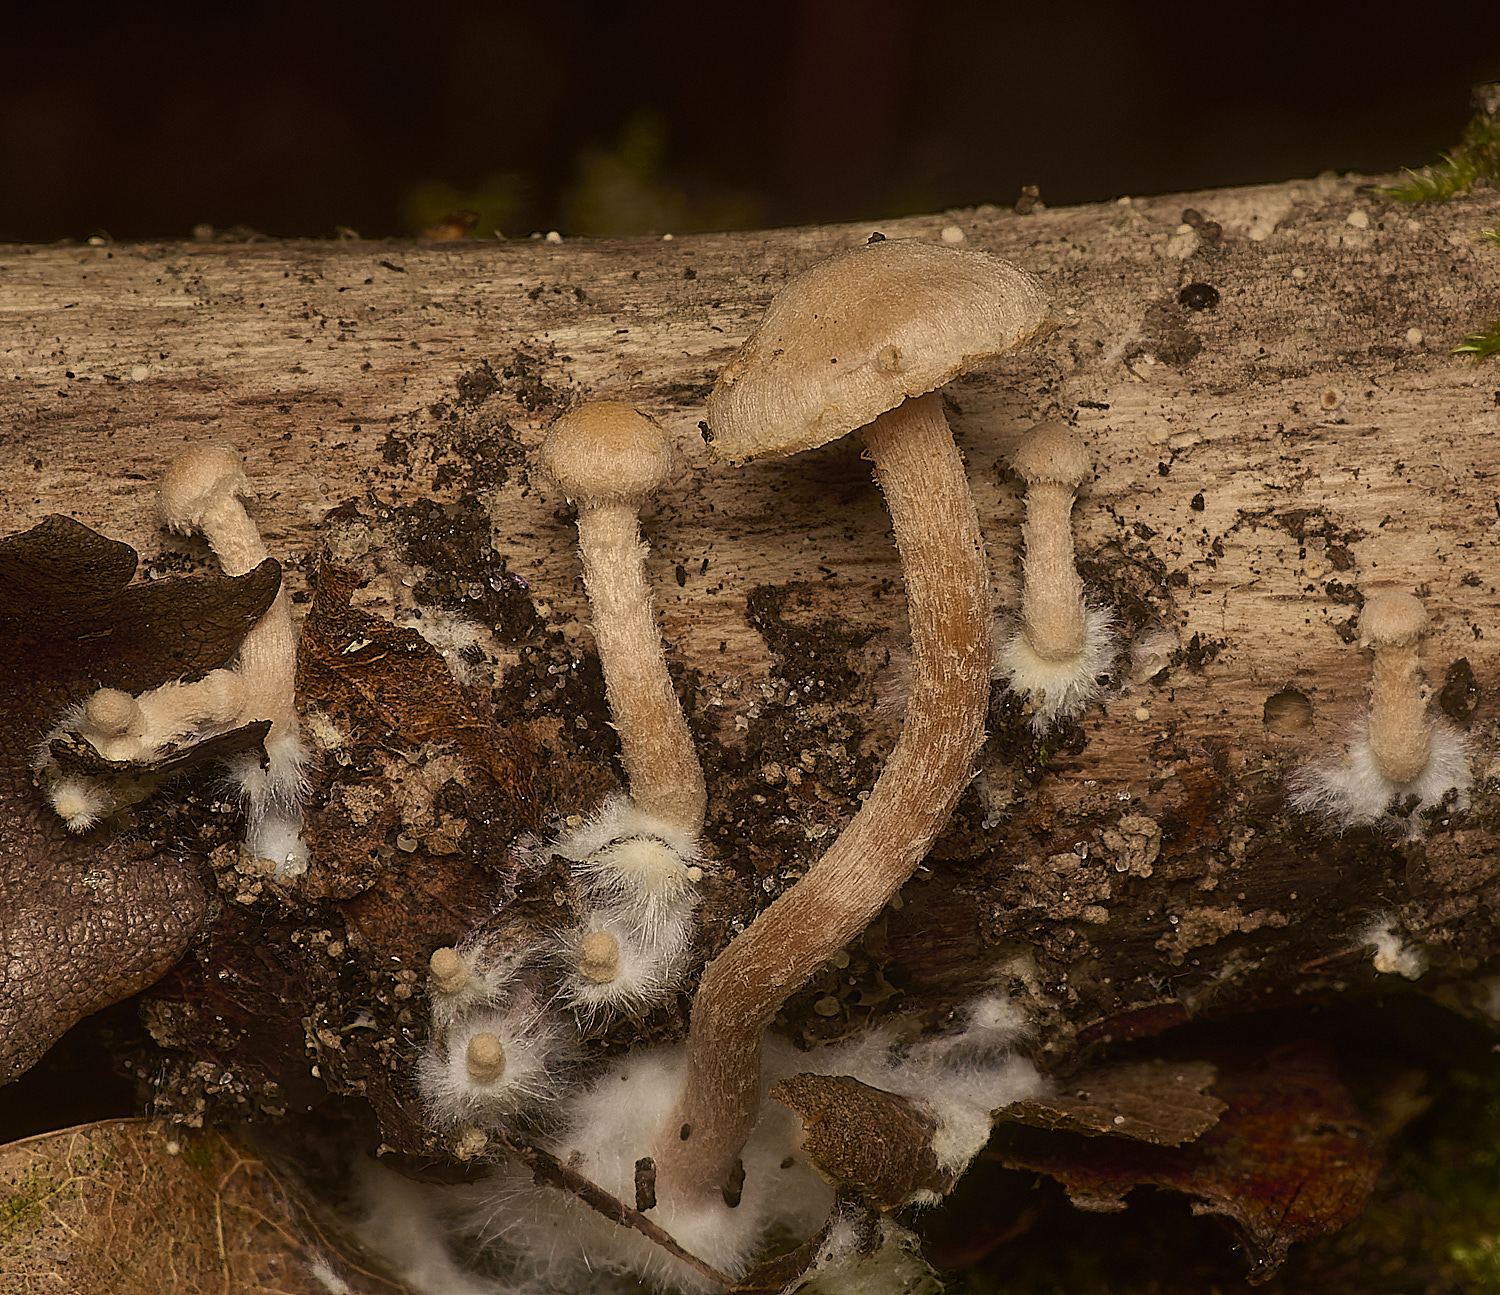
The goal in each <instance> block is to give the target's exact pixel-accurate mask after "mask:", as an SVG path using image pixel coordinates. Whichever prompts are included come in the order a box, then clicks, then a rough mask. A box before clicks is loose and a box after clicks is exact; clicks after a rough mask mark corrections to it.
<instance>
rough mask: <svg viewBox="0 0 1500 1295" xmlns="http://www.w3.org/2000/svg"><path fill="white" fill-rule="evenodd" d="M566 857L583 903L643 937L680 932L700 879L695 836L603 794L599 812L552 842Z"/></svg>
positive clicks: (694, 902)
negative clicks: (628, 924) (626, 924)
mask: <svg viewBox="0 0 1500 1295" xmlns="http://www.w3.org/2000/svg"><path fill="white" fill-rule="evenodd" d="M552 851H553V853H554V854H559V855H561V856H562V857H563V858H564V859H567V860H569V861H570V862H571V863H572V864H573V872H574V874H575V875H576V876H577V877H578V879H579V881H580V882H581V883H582V885H583V887H584V890H585V893H586V894H587V896H588V898H589V900H590V902H591V903H592V904H593V905H594V906H596V907H598V908H601V909H604V910H607V911H608V912H610V913H611V914H613V915H614V916H615V917H616V919H618V920H619V921H622V922H631V923H633V924H634V925H635V926H637V927H638V928H639V929H640V930H641V931H642V933H643V934H644V936H645V937H646V938H647V939H655V938H657V937H660V938H661V939H662V940H664V941H665V942H667V943H669V944H670V943H671V942H673V941H674V940H677V939H685V938H686V935H685V934H684V933H683V930H682V928H684V927H685V926H686V925H688V924H690V923H691V920H692V915H693V909H694V908H696V907H697V904H698V882H699V881H701V880H702V879H703V869H702V867H701V865H700V863H699V858H700V856H699V854H698V845H697V837H696V835H695V834H694V833H690V832H687V831H684V830H683V829H681V828H679V827H677V826H675V825H674V824H673V823H671V822H668V821H666V820H663V819H659V818H657V817H656V816H654V815H652V814H648V813H645V812H644V811H642V810H640V809H638V808H636V806H635V804H634V802H633V801H632V800H631V799H630V798H629V797H627V796H611V797H610V798H609V799H608V800H607V801H605V803H604V805H603V807H602V808H601V809H600V811H599V812H598V813H597V814H595V815H594V816H593V817H591V818H589V819H586V820H585V821H584V822H583V823H582V825H580V826H579V827H577V828H576V829H574V830H572V831H570V832H565V833H563V834H562V835H560V836H559V837H558V838H557V839H556V840H555V841H554V842H553V843H552Z"/></svg>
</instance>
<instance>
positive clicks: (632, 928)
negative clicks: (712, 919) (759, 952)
mask: <svg viewBox="0 0 1500 1295" xmlns="http://www.w3.org/2000/svg"><path fill="white" fill-rule="evenodd" d="M692 934H693V926H692V909H691V907H688V908H684V909H681V910H679V911H678V912H676V913H675V914H663V915H661V916H659V917H658V918H657V919H656V920H655V921H650V922H648V921H644V920H643V919H642V915H641V913H640V911H639V910H638V909H637V908H634V907H632V906H630V905H625V904H622V905H619V906H617V907H615V908H610V909H596V910H595V911H594V912H592V913H590V914H589V915H588V918H587V919H586V921H585V922H584V924H583V925H582V926H580V927H578V928H575V929H574V930H572V931H568V932H565V933H563V935H562V936H561V941H560V948H559V950H558V956H557V961H559V962H560V963H561V964H562V966H563V967H564V969H565V972H564V975H563V978H562V983H561V985H560V987H559V991H558V997H559V998H560V999H561V1001H562V1002H564V1003H566V1004H567V1005H568V1006H569V1007H571V1008H572V1009H573V1012H574V1013H575V1015H576V1016H577V1017H578V1021H579V1024H580V1025H581V1026H582V1027H583V1028H584V1030H585V1032H591V1031H593V1029H594V1028H595V1027H596V1026H598V1025H601V1024H607V1023H608V1022H609V1021H612V1020H614V1019H616V1018H618V1017H620V1016H633V1017H640V1016H644V1015H645V1014H646V1013H647V1012H649V1011H650V1010H651V1009H652V1008H653V1007H656V1006H658V1005H660V1004H661V1003H663V1002H665V1001H666V1000H667V999H668V998H669V997H670V996H671V995H672V994H673V993H674V992H676V990H677V989H678V988H679V987H680V985H681V983H682V971H683V969H684V967H685V966H686V964H687V953H688V949H689V948H690V946H691V942H692Z"/></svg>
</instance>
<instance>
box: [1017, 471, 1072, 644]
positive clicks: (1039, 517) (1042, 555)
mask: <svg viewBox="0 0 1500 1295" xmlns="http://www.w3.org/2000/svg"><path fill="white" fill-rule="evenodd" d="M1077 494H1078V490H1077V488H1076V487H1075V486H1072V485H1070V484H1068V483H1066V482H1062V481H1035V482H1033V483H1032V484H1031V485H1030V487H1028V489H1027V491H1026V521H1025V523H1024V524H1023V525H1022V527H1021V537H1022V539H1023V540H1025V542H1026V563H1025V575H1026V579H1025V584H1024V586H1023V588H1022V590H1021V623H1022V626H1023V627H1024V628H1023V632H1024V633H1025V635H1026V642H1027V645H1028V646H1029V647H1030V648H1031V650H1032V651H1033V652H1035V653H1036V654H1037V656H1039V657H1041V658H1042V659H1043V660H1044V661H1071V660H1072V659H1073V658H1075V657H1077V656H1078V655H1079V654H1080V653H1081V652H1082V651H1083V647H1084V641H1085V631H1084V621H1083V581H1082V580H1080V579H1079V578H1078V565H1077V563H1076V562H1075V560H1074V553H1073V500H1074V498H1075V497H1076V496H1077Z"/></svg>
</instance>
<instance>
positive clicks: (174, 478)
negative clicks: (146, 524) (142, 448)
mask: <svg viewBox="0 0 1500 1295" xmlns="http://www.w3.org/2000/svg"><path fill="white" fill-rule="evenodd" d="M248 490H249V483H248V482H247V481H246V479H245V464H244V462H243V460H241V458H240V456H239V455H238V454H237V453H236V452H235V451H234V450H231V449H230V448H229V447H228V446H227V445H196V446H194V447H193V448H192V449H190V450H185V451H183V453H181V454H179V455H178V456H177V457H176V458H175V459H173V460H172V462H171V463H170V464H168V465H167V470H166V472H165V473H163V474H162V479H161V488H160V490H159V491H158V492H157V509H158V511H159V512H160V514H161V519H162V521H164V522H165V523H166V524H167V525H168V526H169V527H170V528H171V529H172V530H174V531H183V530H200V529H201V528H202V521H203V515H204V513H205V512H206V511H207V510H208V509H209V508H210V507H211V506H213V505H214V504H215V503H219V502H222V501H223V500H225V499H232V498H233V497H234V496H235V495H242V494H245V493H246V492H247V491H248Z"/></svg>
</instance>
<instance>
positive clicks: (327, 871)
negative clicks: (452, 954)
mask: <svg viewBox="0 0 1500 1295" xmlns="http://www.w3.org/2000/svg"><path fill="white" fill-rule="evenodd" d="M361 580H362V577H361V576H360V574H359V573H358V572H357V571H354V570H352V569H351V568H348V567H344V566H340V565H338V564H337V563H335V562H332V561H327V560H325V561H324V562H323V563H321V565H320V567H319V571H318V582H317V588H316V591H315V593H314V597H313V604H312V609H311V611H310V612H309V614H308V617H307V622H306V624H305V626H304V627H303V632H302V644H301V649H300V655H299V679H300V684H301V687H302V691H303V694H304V696H305V697H306V698H307V699H308V700H309V701H310V702H313V703H315V704H317V705H318V706H319V707H320V708H321V709H322V710H323V711H324V712H325V713H327V714H328V715H329V716H330V717H331V718H332V719H333V720H334V722H335V723H336V724H337V725H338V727H339V728H340V730H341V731H343V732H344V733H346V734H348V735H349V737H350V739H351V742H350V755H351V758H352V760H353V762H354V763H353V764H352V765H351V769H353V770H357V771H358V774H359V776H358V778H357V780H356V781H355V782H354V783H352V784H349V785H345V784H344V783H343V782H341V781H336V783H335V785H334V786H332V787H330V789H329V794H328V795H327V797H326V803H325V804H324V805H322V806H321V807H320V808H319V809H317V810H315V811H314V812H313V813H312V814H311V815H309V823H308V835H309V841H310V844H311V845H312V847H313V858H314V865H313V869H312V870H311V871H312V874H313V875H312V876H311V878H310V885H309V886H307V887H303V888H302V893H303V894H304V895H307V896H312V895H315V894H316V895H322V896H327V897H331V898H335V899H342V900H349V901H352V902H351V903H350V905H349V906H348V907H347V908H346V910H345V911H346V913H347V914H348V916H349V917H350V920H351V921H352V922H354V923H355V924H356V925H357V926H358V927H360V929H361V930H363V931H365V932H366V933H367V934H369V935H371V936H372V937H373V935H374V933H375V932H376V931H377V930H378V931H379V932H381V937H380V943H381V946H382V951H383V952H388V953H390V954H393V955H395V954H410V955H411V956H415V957H417V958H419V959H421V960H425V959H426V956H427V955H428V954H429V953H430V952H431V951H432V948H433V947H435V945H436V944H441V943H446V942H449V941H451V940H452V939H453V938H454V936H455V935H457V934H458V933H461V932H462V931H464V930H467V929H468V928H470V927H472V926H473V924H474V923H475V922H476V921H477V920H478V919H479V918H480V917H481V916H482V915H483V914H485V913H487V912H488V911H489V910H490V908H492V907H493V904H494V899H495V892H496V885H495V881H494V878H493V876H489V877H486V876H485V874H484V873H482V872H480V871H479V870H478V869H476V868H475V867H474V866H473V865H474V864H478V865H480V867H487V868H488V869H489V870H490V872H491V873H494V872H499V873H500V874H501V875H502V876H508V874H509V873H510V871H511V865H510V860H509V858H508V851H509V849H510V845H511V842H512V841H513V839H514V838H515V835H516V833H517V831H518V830H519V828H520V827H521V826H523V825H524V826H530V827H535V826H537V824H538V822H539V819H540V814H541V810H540V808H539V807H540V806H541V805H542V803H543V802H544V800H545V796H544V794H543V791H542V777H543V775H542V772H541V770H540V767H539V765H538V762H537V761H536V760H535V759H534V758H533V757H532V755H531V753H530V752H529V750H526V749H524V748H523V747H522V746H521V745H520V744H517V743H515V742H513V741H512V740H511V739H510V738H509V736H508V735H506V734H505V733H502V732H498V731H497V730H496V729H495V728H494V727H493V726H492V725H491V724H490V723H488V722H487V720H485V719H483V718H481V717H480V716H479V715H478V714H476V712H475V710H474V708H473V707H472V706H471V705H470V703H469V701H468V699H467V698H466V697H465V696H464V694H463V691H462V690H461V689H460V688H459V686H458V684H457V683H456V682H455V681H454V678H453V675H452V673H451V672H450V671H449V669H448V666H447V663H446V662H445V661H444V660H443V658H442V656H441V654H439V653H438V652H437V651H436V650H435V649H434V648H433V647H432V646H431V645H430V644H429V643H428V642H427V641H426V640H425V639H424V638H423V637H422V636H421V635H420V634H418V633H417V632H416V631H415V630H412V629H407V628H405V627H402V626H398V625H393V624H392V623H391V622H390V621H387V620H382V619H381V618H380V617H378V616H373V615H370V614H369V613H367V612H363V611H360V610H358V609H356V608H353V607H351V606H350V598H351V596H352V595H353V593H354V590H355V589H356V588H357V587H358V586H359V584H360V582H361ZM427 744H433V745H446V744H451V746H452V749H453V750H454V751H455V752H456V754H457V756H458V757H459V762H460V764H461V766H462V776H461V777H460V778H457V779H455V780H453V785H452V786H451V787H448V788H446V791H447V793H448V795H449V796H450V797H451V798H452V800H453V802H454V808H453V810H452V812H451V814H450V817H451V818H452V820H453V821H454V824H455V830H457V831H460V832H461V834H462V835H461V837H460V838H459V839H458V840H457V841H455V842H454V843H452V844H451V846H444V847H442V848H443V849H444V850H445V852H444V853H442V854H438V853H436V852H435V850H436V848H437V847H436V846H435V845H434V848H433V849H429V848H427V846H426V845H424V844H423V843H421V842H417V843H415V848H412V849H409V850H408V849H406V848H405V846H403V847H402V853H401V854H400V856H399V866H382V865H381V864H380V863H379V862H378V857H379V854H380V853H381V852H382V851H381V847H385V848H384V851H383V852H384V853H385V854H386V855H389V853H390V849H389V845H388V844H387V842H388V841H389V839H391V838H393V837H395V836H396V834H397V829H398V827H399V825H400V823H401V808H400V807H401V806H402V804H403V803H409V794H408V793H409V792H415V793H416V794H422V795H426V796H427V797H429V798H431V797H433V796H434V794H435V792H436V790H437V789H434V788H432V787H430V786H427V787H425V788H416V787H415V786H414V784H413V782H412V780H417V781H426V780H428V777H429V775H428V771H427V770H426V769H425V768H424V767H422V757H421V756H420V754H419V753H420V752H421V750H422V748H424V746H426V745H427ZM460 860H462V861H467V862H468V864H469V866H463V863H462V862H461V861H460ZM377 880H378V881H379V882H380V883H381V884H380V885H379V886H376V885H375V882H376V881H377ZM434 911H437V912H439V913H444V914H446V916H444V917H443V918H442V919H441V920H440V921H439V922H437V923H433V922H430V921H429V922H426V923H425V924H422V923H420V922H419V923H418V926H419V929H414V930H411V931H410V932H409V933H408V936H407V937H406V938H402V937H400V936H398V935H396V934H394V933H397V932H400V931H402V930H404V929H406V928H407V927H410V926H411V925H412V923H413V921H414V920H415V919H418V918H420V917H421V916H422V915H423V914H432V913H434Z"/></svg>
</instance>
